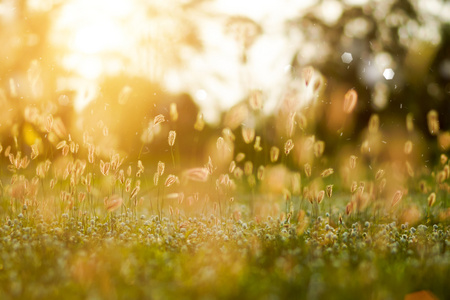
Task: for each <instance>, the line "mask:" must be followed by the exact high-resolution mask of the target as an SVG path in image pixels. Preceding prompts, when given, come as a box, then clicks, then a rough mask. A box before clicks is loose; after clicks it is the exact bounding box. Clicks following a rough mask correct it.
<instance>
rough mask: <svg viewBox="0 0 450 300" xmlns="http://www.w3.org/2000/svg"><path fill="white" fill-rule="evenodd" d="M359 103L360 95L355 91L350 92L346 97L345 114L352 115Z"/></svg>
mask: <svg viewBox="0 0 450 300" xmlns="http://www.w3.org/2000/svg"><path fill="white" fill-rule="evenodd" d="M357 102H358V94H357V93H356V91H355V90H354V89H351V90H349V91H348V92H347V93H345V96H344V113H346V114H351V113H352V112H353V110H354V109H355V107H356V103H357Z"/></svg>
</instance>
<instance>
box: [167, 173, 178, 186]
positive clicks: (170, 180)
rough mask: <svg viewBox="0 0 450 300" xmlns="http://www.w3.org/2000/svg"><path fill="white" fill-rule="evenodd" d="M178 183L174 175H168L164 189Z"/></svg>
mask: <svg viewBox="0 0 450 300" xmlns="http://www.w3.org/2000/svg"><path fill="white" fill-rule="evenodd" d="M177 181H178V177H177V176H175V175H172V174H170V175H169V176H167V179H166V182H165V183H164V185H165V186H166V187H169V186H171V185H173V184H174V183H175V182H177Z"/></svg>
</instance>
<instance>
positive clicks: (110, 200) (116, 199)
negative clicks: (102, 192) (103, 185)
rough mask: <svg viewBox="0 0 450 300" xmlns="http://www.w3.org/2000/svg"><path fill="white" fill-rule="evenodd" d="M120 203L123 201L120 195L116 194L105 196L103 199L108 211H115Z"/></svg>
mask: <svg viewBox="0 0 450 300" xmlns="http://www.w3.org/2000/svg"><path fill="white" fill-rule="evenodd" d="M122 203H123V199H122V197H120V196H119V195H116V194H114V195H111V196H109V197H106V198H105V199H104V204H105V208H106V210H107V211H108V212H112V211H115V210H116V209H118V208H119V207H120V206H121V205H122Z"/></svg>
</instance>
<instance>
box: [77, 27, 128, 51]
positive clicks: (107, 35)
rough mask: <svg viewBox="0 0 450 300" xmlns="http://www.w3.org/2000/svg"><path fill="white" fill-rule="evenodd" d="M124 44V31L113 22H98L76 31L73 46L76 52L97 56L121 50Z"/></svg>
mask: <svg viewBox="0 0 450 300" xmlns="http://www.w3.org/2000/svg"><path fill="white" fill-rule="evenodd" d="M124 42H125V37H124V34H123V30H122V28H120V26H118V25H117V24H116V23H114V22H113V20H98V21H97V22H96V23H94V24H89V26H85V27H81V28H79V29H77V30H76V32H75V34H74V42H73V46H74V50H75V51H79V52H82V53H86V54H95V53H100V52H105V51H114V50H117V49H120V47H121V46H122V45H123V44H124Z"/></svg>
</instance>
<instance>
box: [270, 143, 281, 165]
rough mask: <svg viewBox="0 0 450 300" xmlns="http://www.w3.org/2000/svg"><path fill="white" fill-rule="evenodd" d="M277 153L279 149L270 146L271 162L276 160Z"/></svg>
mask: <svg viewBox="0 0 450 300" xmlns="http://www.w3.org/2000/svg"><path fill="white" fill-rule="evenodd" d="M279 154H280V149H278V148H277V147H275V146H273V147H272V148H270V161H271V162H273V163H274V162H276V161H277V160H278V155H279Z"/></svg>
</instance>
